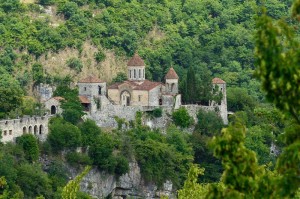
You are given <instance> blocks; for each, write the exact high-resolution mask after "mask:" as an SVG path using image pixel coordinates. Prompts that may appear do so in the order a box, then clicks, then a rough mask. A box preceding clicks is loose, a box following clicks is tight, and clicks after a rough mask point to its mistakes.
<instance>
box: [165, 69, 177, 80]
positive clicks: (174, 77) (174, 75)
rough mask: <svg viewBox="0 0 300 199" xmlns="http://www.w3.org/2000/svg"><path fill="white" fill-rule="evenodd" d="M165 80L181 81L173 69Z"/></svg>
mask: <svg viewBox="0 0 300 199" xmlns="http://www.w3.org/2000/svg"><path fill="white" fill-rule="evenodd" d="M165 79H179V77H178V75H177V73H176V71H175V70H174V68H173V67H171V68H170V70H169V71H168V73H167V74H166V76H165Z"/></svg>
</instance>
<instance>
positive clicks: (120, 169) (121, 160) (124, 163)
mask: <svg viewBox="0 0 300 199" xmlns="http://www.w3.org/2000/svg"><path fill="white" fill-rule="evenodd" d="M116 161H117V165H116V168H115V174H116V175H118V176H121V175H123V174H125V173H127V172H128V171H129V163H128V160H127V159H126V158H125V157H124V156H121V155H119V156H117V157H116Z"/></svg>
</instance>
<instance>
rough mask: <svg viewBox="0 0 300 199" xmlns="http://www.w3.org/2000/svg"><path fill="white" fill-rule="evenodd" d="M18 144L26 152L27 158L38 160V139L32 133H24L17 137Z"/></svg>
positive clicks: (31, 160)
mask: <svg viewBox="0 0 300 199" xmlns="http://www.w3.org/2000/svg"><path fill="white" fill-rule="evenodd" d="M17 144H18V145H19V146H21V147H22V148H23V150H24V153H25V158H26V159H27V160H28V161H30V162H33V161H36V160H38V158H39V153H40V151H39V146H38V143H37V139H36V138H35V137H34V136H33V135H31V134H25V135H22V136H21V137H19V138H18V139H17Z"/></svg>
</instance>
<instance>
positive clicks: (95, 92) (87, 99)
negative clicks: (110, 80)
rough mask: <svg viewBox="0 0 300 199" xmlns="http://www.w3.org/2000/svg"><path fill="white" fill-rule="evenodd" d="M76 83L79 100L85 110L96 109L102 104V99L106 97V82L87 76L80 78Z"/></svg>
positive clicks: (92, 110) (91, 110)
mask: <svg viewBox="0 0 300 199" xmlns="http://www.w3.org/2000/svg"><path fill="white" fill-rule="evenodd" d="M77 85H78V88H79V100H80V102H81V104H82V105H83V106H84V109H85V111H89V112H95V111H97V110H98V109H99V108H100V107H101V105H103V102H102V99H103V98H106V97H105V96H106V82H104V81H101V80H100V79H98V78H97V77H94V76H88V77H87V78H85V79H82V80H80V81H79V82H78V83H77Z"/></svg>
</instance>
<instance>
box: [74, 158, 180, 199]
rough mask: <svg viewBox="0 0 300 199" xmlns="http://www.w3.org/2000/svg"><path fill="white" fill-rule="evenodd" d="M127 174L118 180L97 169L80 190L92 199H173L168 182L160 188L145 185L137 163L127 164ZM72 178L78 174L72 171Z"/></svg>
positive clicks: (84, 181)
mask: <svg viewBox="0 0 300 199" xmlns="http://www.w3.org/2000/svg"><path fill="white" fill-rule="evenodd" d="M129 167H130V170H129V172H128V173H126V174H124V175H122V176H120V177H119V178H117V177H115V176H114V175H110V174H108V173H106V172H100V171H99V170H98V169H96V168H94V169H92V170H91V171H90V172H89V173H88V174H87V175H86V176H85V177H84V179H83V180H82V182H81V185H80V189H81V191H83V192H86V193H88V194H90V195H91V196H92V197H94V198H99V199H100V198H101V199H102V198H105V197H107V196H111V197H112V198H113V199H123V198H133V199H140V198H145V199H154V198H160V197H161V196H168V197H169V198H175V196H174V195H175V194H174V193H175V191H174V189H173V185H172V183H171V182H170V181H166V182H165V183H164V184H163V186H162V187H161V188H158V187H157V186H156V185H155V184H154V183H146V182H145V181H144V180H143V178H142V176H141V172H140V168H139V166H138V164H137V162H131V163H130V164H129ZM71 173H72V177H75V176H76V175H77V174H78V173H77V172H75V170H72V172H71Z"/></svg>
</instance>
